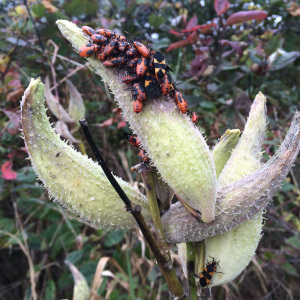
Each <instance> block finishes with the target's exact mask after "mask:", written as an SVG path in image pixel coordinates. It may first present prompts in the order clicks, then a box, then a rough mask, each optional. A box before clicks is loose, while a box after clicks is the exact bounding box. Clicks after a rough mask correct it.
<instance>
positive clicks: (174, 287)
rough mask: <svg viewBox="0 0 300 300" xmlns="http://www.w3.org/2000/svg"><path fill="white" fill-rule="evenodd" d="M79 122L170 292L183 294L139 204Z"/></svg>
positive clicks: (86, 129)
mask: <svg viewBox="0 0 300 300" xmlns="http://www.w3.org/2000/svg"><path fill="white" fill-rule="evenodd" d="M79 123H80V126H81V128H82V130H83V132H84V135H85V137H86V139H87V141H88V143H89V145H90V147H91V149H92V151H93V153H94V154H95V156H96V159H97V160H98V163H99V165H100V166H101V168H102V170H103V172H104V173H105V175H106V176H107V179H108V180H109V182H110V183H111V185H112V186H113V188H114V189H115V190H116V192H117V193H118V195H119V196H120V198H121V199H122V200H123V202H124V204H125V205H126V209H127V211H128V212H130V213H131V214H132V216H133V217H134V218H135V220H136V222H137V223H138V225H139V228H140V229H141V231H142V233H143V235H144V237H145V240H146V241H147V243H148V245H149V248H150V249H151V251H152V253H153V254H154V256H155V258H156V260H157V264H158V266H159V268H160V269H161V271H162V273H163V275H164V277H165V278H166V281H167V283H168V286H169V289H170V292H171V293H172V294H173V295H174V296H176V297H182V296H184V291H183V288H182V286H181V284H180V283H179V281H178V279H177V278H176V277H175V278H174V276H171V275H172V274H173V272H172V271H173V268H172V266H170V262H169V260H168V259H167V258H166V257H165V256H164V255H163V253H162V252H161V249H160V246H159V243H158V242H157V240H156V239H155V237H154V236H153V234H152V233H151V231H150V228H149V226H148V225H147V223H146V221H145V219H144V217H143V215H142V213H141V207H140V206H139V205H135V204H133V203H132V202H131V201H130V200H129V198H128V197H127V195H126V194H125V192H124V191H123V190H122V188H121V187H120V185H119V184H118V182H117V181H116V179H115V178H114V176H113V175H112V174H111V172H110V170H109V169H108V167H107V165H106V163H105V161H104V159H103V157H102V155H101V153H100V152H99V150H98V148H97V146H96V144H95V142H94V140H93V138H92V136H91V133H90V131H89V128H88V123H87V121H86V120H85V119H81V120H79Z"/></svg>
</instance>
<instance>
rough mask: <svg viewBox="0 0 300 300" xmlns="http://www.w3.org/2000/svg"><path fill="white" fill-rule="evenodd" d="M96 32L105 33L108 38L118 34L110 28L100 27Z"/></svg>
mask: <svg viewBox="0 0 300 300" xmlns="http://www.w3.org/2000/svg"><path fill="white" fill-rule="evenodd" d="M96 32H97V33H98V34H102V35H104V36H105V37H107V38H111V37H113V36H115V35H116V33H115V32H113V31H111V30H109V29H98V30H96Z"/></svg>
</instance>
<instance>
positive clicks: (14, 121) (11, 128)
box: [0, 109, 21, 135]
mask: <svg viewBox="0 0 300 300" xmlns="http://www.w3.org/2000/svg"><path fill="white" fill-rule="evenodd" d="M0 111H2V112H4V113H5V114H6V116H7V117H8V118H9V125H8V126H7V131H8V132H9V133H10V134H11V135H15V134H17V133H18V132H19V128H20V125H21V124H20V115H19V114H17V113H15V112H13V111H10V110H8V109H0Z"/></svg>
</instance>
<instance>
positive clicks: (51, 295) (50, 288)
mask: <svg viewBox="0 0 300 300" xmlns="http://www.w3.org/2000/svg"><path fill="white" fill-rule="evenodd" d="M55 292H56V287H55V283H54V281H53V280H48V281H47V286H46V293H45V300H52V299H55V298H56V297H55Z"/></svg>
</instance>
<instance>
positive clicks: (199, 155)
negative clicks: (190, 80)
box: [21, 20, 300, 299]
mask: <svg viewBox="0 0 300 300" xmlns="http://www.w3.org/2000/svg"><path fill="white" fill-rule="evenodd" d="M56 23H57V25H58V27H59V29H60V31H61V32H62V34H63V35H64V36H65V38H67V39H68V41H69V42H70V43H71V44H72V45H73V47H74V48H75V49H76V50H77V51H78V50H79V48H80V47H81V46H82V45H84V44H86V43H88V42H89V38H88V37H87V36H86V35H85V34H84V33H83V32H82V31H81V30H80V29H79V28H78V27H77V26H76V25H75V24H73V23H71V22H69V21H64V20H59V21H57V22H56ZM87 60H88V63H89V65H90V66H91V67H92V68H93V69H94V70H95V72H96V73H97V74H98V75H100V76H101V77H102V79H103V81H104V82H105V83H106V84H107V85H108V86H109V88H110V90H111V92H112V93H113V94H114V97H115V100H116V102H117V103H118V105H119V106H120V107H121V108H122V110H123V114H124V116H125V118H126V120H128V122H129V125H130V127H131V129H132V131H133V133H134V134H136V135H137V137H138V139H139V140H140V141H141V144H142V145H143V148H144V149H145V150H146V151H147V153H148V155H149V157H150V158H151V167H149V168H148V169H149V170H148V171H147V172H148V173H149V174H150V175H151V176H152V177H150V179H151V180H150V181H149V184H150V187H149V188H148V192H147V193H146V196H145V195H144V194H142V193H141V192H140V191H138V190H137V189H135V188H134V187H132V186H131V185H130V184H129V183H127V182H125V181H124V180H122V179H121V178H118V177H117V176H114V177H115V179H116V181H117V182H118V184H119V185H120V187H121V189H122V190H123V191H124V192H125V194H126V195H127V196H128V198H129V199H130V201H131V202H132V203H134V205H136V206H138V207H139V208H140V209H141V214H142V216H143V218H144V220H145V222H146V223H147V224H151V225H152V226H154V228H155V231H156V235H155V239H154V240H156V241H157V242H158V246H159V247H160V249H158V250H157V249H156V250H157V251H156V252H157V253H160V254H161V256H162V257H164V258H165V260H166V261H168V262H169V263H167V264H166V263H160V262H161V260H160V258H159V255H158V256H157V255H156V254H155V253H154V254H155V256H156V260H157V263H158V265H159V267H160V269H161V271H162V274H163V275H164V277H165V278H166V282H167V284H168V287H169V290H170V293H171V294H172V295H173V297H174V298H176V299H180V298H181V299H185V298H188V299H198V297H200V296H199V295H200V294H201V293H203V289H202V290H201V289H199V284H198V282H197V281H198V280H199V279H198V278H197V277H195V276H194V275H197V274H198V275H199V274H201V272H203V270H204V268H205V265H206V263H207V261H211V260H212V259H213V260H214V261H215V262H217V263H218V264H217V271H218V272H214V273H213V274H212V278H211V279H210V282H209V285H208V287H209V288H210V287H213V286H218V285H221V284H224V283H227V282H230V281H231V280H233V279H234V278H236V277H237V276H238V275H239V274H240V273H241V272H242V271H243V270H244V268H245V267H246V266H247V265H248V264H249V262H250V261H251V258H252V257H253V255H254V254H255V251H256V248H257V245H258V242H259V240H260V239H261V237H262V227H263V224H264V217H263V213H264V211H265V209H266V206H267V205H268V203H269V201H270V200H271V199H272V197H273V195H274V194H275V193H276V192H277V191H278V190H279V188H280V185H281V183H282V181H283V180H284V179H285V177H286V176H287V174H288V172H289V170H290V169H291V167H292V166H293V163H294V161H295V159H296V157H297V155H298V152H299V148H300V142H299V141H300V114H299V112H296V113H295V114H294V117H293V120H292V122H291V126H290V129H289V131H288V133H287V134H286V137H285V139H284V141H283V142H282V144H281V145H280V147H279V149H278V151H277V152H276V154H275V155H274V156H273V157H271V158H270V159H269V161H268V162H266V163H262V162H261V159H262V151H261V148H262V144H263V142H264V136H265V131H266V126H267V120H266V98H265V96H264V95H263V94H262V93H260V92H258V94H257V96H256V98H255V99H254V102H253V104H252V106H251V110H250V114H249V117H248V120H247V123H246V125H245V129H244V131H243V133H242V134H241V135H240V131H239V130H237V129H233V130H229V129H228V130H227V131H226V132H225V134H224V135H223V136H222V137H221V139H220V140H219V141H218V143H217V144H216V145H215V147H214V148H213V149H210V148H209V147H208V145H207V143H206V141H205V139H204V137H203V135H202V133H201V132H200V131H199V129H198V128H197V126H195V125H194V124H193V123H192V121H191V119H190V117H189V116H187V115H186V114H181V113H180V112H179V110H178V108H177V107H176V105H175V104H174V102H173V101H166V100H164V99H160V98H158V99H155V100H150V99H148V100H147V105H145V107H144V108H143V110H142V112H141V113H139V114H136V113H135V112H134V111H133V110H132V102H131V99H132V95H131V92H130V91H128V90H127V89H126V85H125V84H124V83H122V77H124V72H125V71H124V70H123V71H122V70H116V69H114V68H105V67H104V66H103V64H102V62H101V61H98V60H96V59H95V58H94V57H93V56H90V57H89V58H87ZM21 107H22V120H21V122H22V131H23V137H24V140H25V145H26V149H27V150H28V154H29V158H30V161H31V163H32V166H33V168H34V170H35V172H36V174H37V175H38V178H39V179H40V180H41V181H42V183H43V185H44V187H46V188H47V189H48V192H49V195H50V198H51V199H53V200H54V201H55V202H58V203H59V204H61V205H62V206H63V207H66V208H67V209H68V210H69V211H71V212H72V213H74V214H76V215H77V216H79V218H80V219H82V220H84V221H85V222H88V223H90V224H92V225H93V226H96V227H101V228H107V229H112V230H117V229H131V228H133V227H135V226H137V223H136V220H135V218H134V217H133V215H132V214H130V213H126V211H125V208H124V204H123V202H122V200H121V199H120V197H119V195H118V194H117V193H116V191H115V190H114V188H113V187H112V185H111V183H110V181H109V180H108V178H107V177H106V176H105V174H104V172H103V170H102V168H101V167H100V166H99V165H98V164H97V163H95V162H94V161H93V160H92V159H91V158H88V157H87V156H86V155H82V154H81V153H79V152H78V151H77V150H76V149H74V148H73V147H72V146H70V145H69V144H68V143H67V142H65V141H62V140H61V139H60V137H59V135H57V134H56V133H55V131H54V130H53V129H52V127H51V125H50V123H49V120H48V117H47V115H46V109H45V106H44V84H43V83H42V82H41V80H40V79H36V80H34V79H32V80H31V82H30V84H29V86H28V88H27V89H26V91H25V93H24V96H23V99H22V103H21ZM151 187H154V189H156V194H158V193H160V195H161V196H160V201H161V202H165V205H164V206H165V207H166V208H167V209H166V210H165V211H164V213H163V214H161V212H159V213H158V214H157V213H156V212H155V209H156V210H157V204H156V208H155V203H153V201H152V200H153V199H150V198H151V197H152V196H153V191H152V192H151ZM174 194H175V195H176V196H177V198H178V199H180V200H181V201H180V202H179V201H178V202H177V203H175V204H171V202H170V201H171V200H172V198H173V195H174ZM152 198H153V197H152ZM155 201H156V198H155V200H154V202H155ZM153 207H154V208H153ZM193 212H198V214H199V215H200V217H198V218H197V217H195V215H194V214H193ZM153 224H154V225H153ZM147 241H148V244H151V240H150V241H149V240H147ZM152 241H153V240H152ZM167 243H176V244H177V246H178V251H179V256H180V258H181V261H182V266H183V272H184V274H185V275H186V277H187V278H188V289H187V290H186V291H185V290H184V289H183V287H182V284H181V283H180V282H179V280H178V279H177V278H176V275H175V272H174V270H173V267H172V262H171V261H170V254H169V253H168V248H167ZM150 246H151V245H150ZM150 248H151V247H150ZM152 249H153V248H151V250H152ZM233 258H234V261H235V262H238V263H233ZM198 277H199V276H198Z"/></svg>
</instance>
